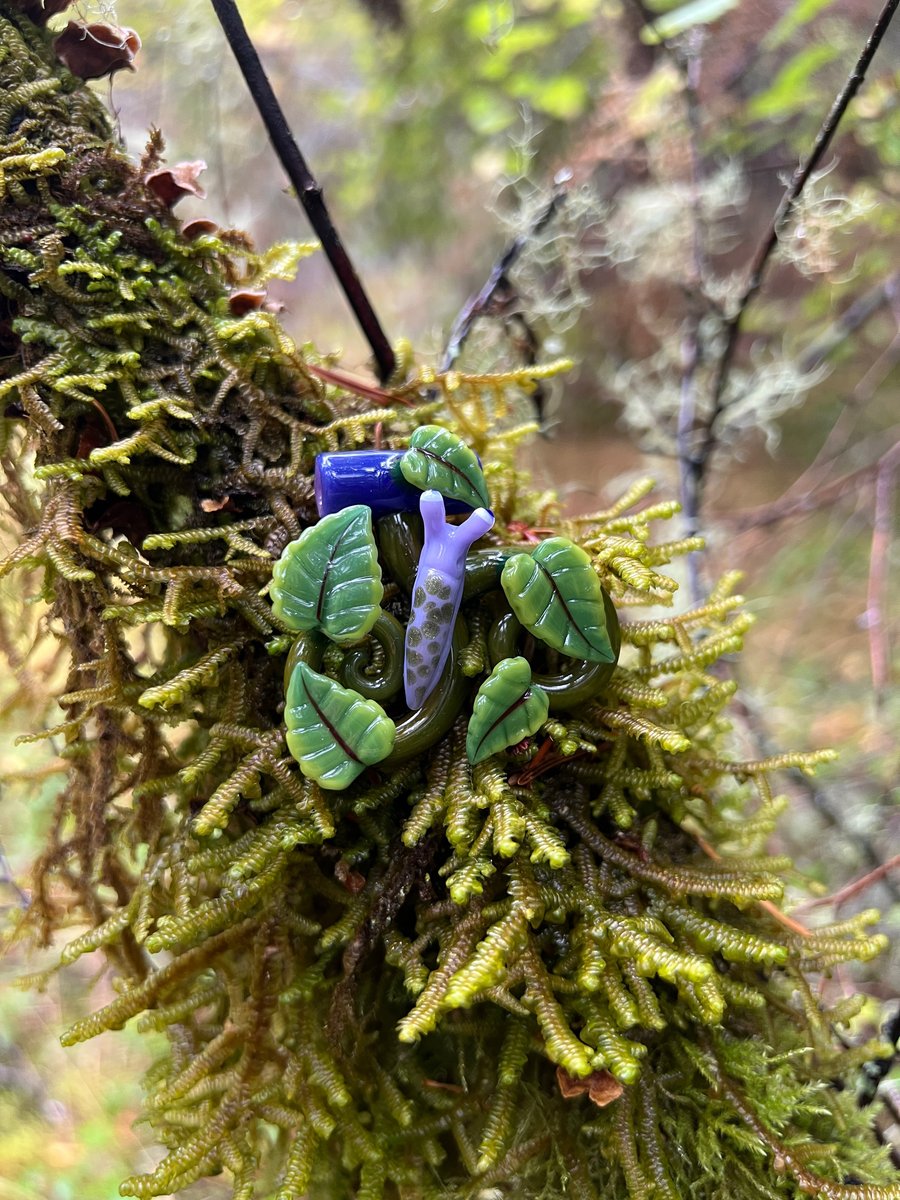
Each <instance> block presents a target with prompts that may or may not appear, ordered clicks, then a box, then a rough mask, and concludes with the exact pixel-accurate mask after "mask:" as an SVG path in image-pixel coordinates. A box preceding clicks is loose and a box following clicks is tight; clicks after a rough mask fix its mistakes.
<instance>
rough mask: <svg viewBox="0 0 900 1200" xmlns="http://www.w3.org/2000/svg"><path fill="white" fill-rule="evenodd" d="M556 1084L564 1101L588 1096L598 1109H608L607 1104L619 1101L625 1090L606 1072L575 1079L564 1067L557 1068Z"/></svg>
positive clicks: (597, 1072) (593, 1073)
mask: <svg viewBox="0 0 900 1200" xmlns="http://www.w3.org/2000/svg"><path fill="white" fill-rule="evenodd" d="M556 1082H557V1083H558V1084H559V1090H560V1093H561V1095H562V1097H563V1099H564V1100H571V1099H573V1098H574V1097H576V1096H584V1095H587V1096H588V1097H590V1100H591V1103H592V1104H596V1105H597V1107H598V1108H606V1106H607V1104H612V1102H613V1101H614V1100H618V1098H619V1097H620V1096H621V1095H622V1092H623V1091H624V1090H625V1089H624V1088H623V1087H622V1084H621V1083H619V1081H618V1080H617V1079H614V1078H613V1076H612V1075H610V1073H609V1071H605V1070H604V1071H594V1072H592V1073H591V1074H590V1075H586V1076H585V1077H584V1079H575V1078H574V1077H573V1076H572V1075H570V1074H569V1072H568V1071H566V1070H564V1068H563V1067H557V1068H556Z"/></svg>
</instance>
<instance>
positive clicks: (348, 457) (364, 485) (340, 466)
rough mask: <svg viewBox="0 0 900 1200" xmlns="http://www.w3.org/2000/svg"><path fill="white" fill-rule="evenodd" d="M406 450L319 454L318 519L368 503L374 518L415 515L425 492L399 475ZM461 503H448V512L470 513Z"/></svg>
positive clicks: (316, 486)
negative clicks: (406, 514)
mask: <svg viewBox="0 0 900 1200" xmlns="http://www.w3.org/2000/svg"><path fill="white" fill-rule="evenodd" d="M405 453H406V452H405V451H404V450H327V451H324V452H323V453H322V454H317V455H316V471H315V495H316V507H317V508H318V510H319V516H320V517H325V516H328V514H329V513H336V512H340V510H341V509H342V508H349V507H350V506H351V505H353V504H366V505H368V507H369V508H371V510H372V515H373V516H375V517H383V516H384V515H385V514H386V513H393V512H415V511H416V509H417V508H418V507H419V498H420V497H421V495H422V493H421V491H420V490H419V489H418V488H417V487H413V485H412V484H411V483H407V482H406V480H405V479H404V478H403V476H402V474H401V473H400V460H401V459H402V458H403V455H404V454H405ZM471 511H472V507H471V505H469V504H464V503H463V502H462V501H461V500H448V501H447V512H449V513H469V512H471Z"/></svg>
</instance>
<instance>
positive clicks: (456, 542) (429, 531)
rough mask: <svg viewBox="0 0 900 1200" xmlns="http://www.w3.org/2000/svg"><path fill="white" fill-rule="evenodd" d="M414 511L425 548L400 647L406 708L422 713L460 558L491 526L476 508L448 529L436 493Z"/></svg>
mask: <svg viewBox="0 0 900 1200" xmlns="http://www.w3.org/2000/svg"><path fill="white" fill-rule="evenodd" d="M419 509H420V511H421V513H422V521H423V523H424V526H425V545H424V547H423V549H422V554H421V557H420V559H419V567H418V570H417V572H416V579H415V583H414V584H413V592H412V612H411V614H410V619H409V624H408V625H407V627H406V642H405V646H404V664H405V671H404V685H405V693H406V703H407V705H408V706H409V707H410V708H412V709H418V708H421V707H422V705H423V704H424V703H425V701H426V700H427V699H428V696H429V695H430V694H431V692H432V691H433V690H434V688H435V687H436V686H437V683H438V681H439V679H440V677H441V672H442V671H443V669H444V666H445V664H446V662H447V658H448V655H449V654H450V643H451V641H452V638H453V627H454V624H455V622H456V616H457V613H458V612H459V606H460V603H461V601H462V593H463V583H464V581H465V565H466V554H467V552H468V550H469V547H470V546H471V545H472V543H473V542H476V541H477V540H478V539H479V538H480V537H482V536H483V535H484V534H485V533H487V531H488V530H489V529H490V528H491V527H492V526H493V524H494V518H493V515H492V514H491V513H489V512H488V511H487V509H485V508H476V509H475V511H474V512H473V513H472V515H471V516H470V517H469V518H468V519H467V520H466V521H465V522H464V523H463V524H462V525H448V524H447V523H446V521H445V519H444V498H443V497H442V496H441V494H440V493H439V492H436V491H427V492H423V493H422V498H421V500H420V501H419Z"/></svg>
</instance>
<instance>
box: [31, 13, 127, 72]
mask: <svg viewBox="0 0 900 1200" xmlns="http://www.w3.org/2000/svg"><path fill="white" fill-rule="evenodd" d="M140 48H141V39H140V38H139V37H138V35H137V34H136V33H135V31H134V30H133V29H125V28H122V27H121V26H119V25H106V24H104V23H102V22H97V23H95V24H93V25H86V24H85V23H84V22H83V21H70V22H69V23H68V25H67V26H66V27H65V29H64V30H63V31H62V33H61V34H60V35H59V37H58V38H57V39H56V40H55V41H54V43H53V49H54V50H55V52H56V57H57V58H58V59H59V60H60V62H62V63H64V64H65V66H67V67H68V68H69V70H70V71H71V72H72V74H73V75H77V76H78V78H79V79H102V78H103V76H104V75H112V74H113V73H114V72H115V71H121V70H122V69H123V68H125V67H127V68H128V69H129V70H133V69H134V67H133V63H134V56H135V55H136V54H137V52H138V50H140Z"/></svg>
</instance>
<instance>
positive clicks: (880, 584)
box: [866, 442, 900, 708]
mask: <svg viewBox="0 0 900 1200" xmlns="http://www.w3.org/2000/svg"><path fill="white" fill-rule="evenodd" d="M898 470H900V442H896V443H895V444H894V445H893V446H892V447H891V449H890V450H888V452H887V454H885V455H883V456H882V458H881V460H880V461H879V463H878V475H877V477H876V479H875V515H874V517H873V520H872V549H871V551H870V554H869V582H868V591H867V597H866V628H867V630H868V634H869V661H870V664H871V671H872V691H873V693H874V695H875V707H876V708H880V706H881V704H882V702H883V700H884V694H885V690H886V689H887V686H888V682H889V680H890V675H891V646H890V637H889V633H888V625H887V620H886V617H885V611H886V609H887V600H888V561H889V558H890V552H891V535H892V532H893V516H894V513H893V507H894V486H895V484H896V481H897V471H898Z"/></svg>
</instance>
